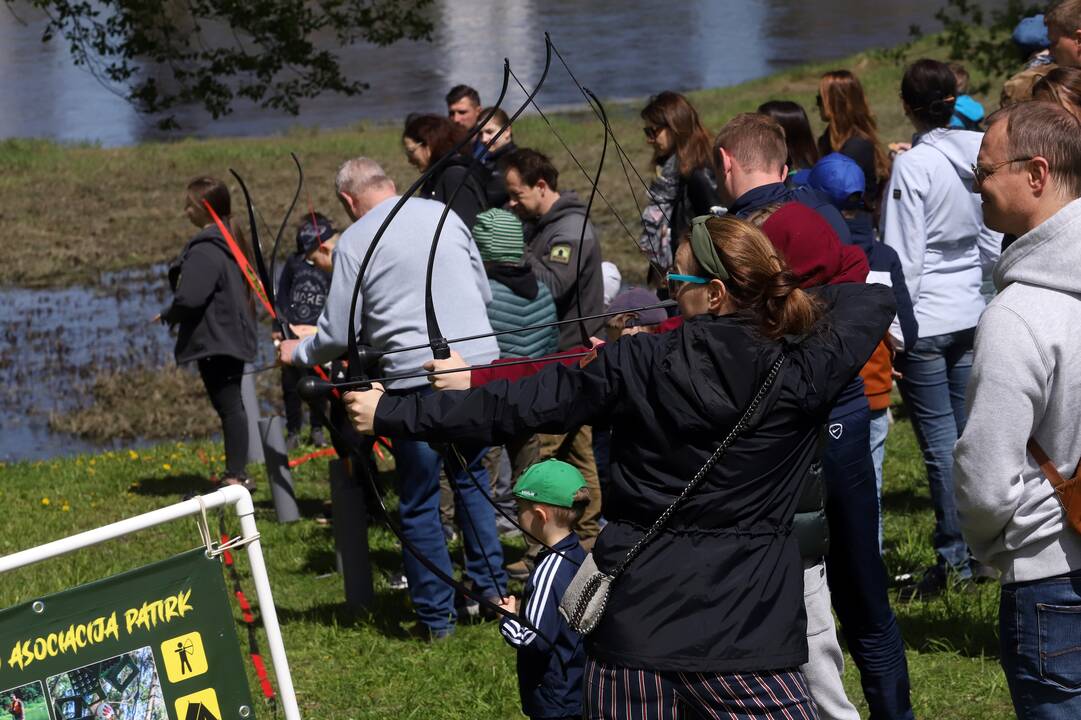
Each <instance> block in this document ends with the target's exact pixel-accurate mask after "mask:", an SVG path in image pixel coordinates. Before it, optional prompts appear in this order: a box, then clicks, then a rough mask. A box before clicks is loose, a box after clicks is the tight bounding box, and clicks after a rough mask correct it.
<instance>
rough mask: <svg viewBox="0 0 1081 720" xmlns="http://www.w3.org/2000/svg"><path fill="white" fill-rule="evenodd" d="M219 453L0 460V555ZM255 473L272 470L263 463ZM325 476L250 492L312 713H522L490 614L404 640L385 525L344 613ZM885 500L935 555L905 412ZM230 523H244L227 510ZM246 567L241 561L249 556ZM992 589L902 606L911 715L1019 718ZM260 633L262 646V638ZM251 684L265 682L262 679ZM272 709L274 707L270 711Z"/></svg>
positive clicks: (69, 527) (183, 535) (317, 466)
mask: <svg viewBox="0 0 1081 720" xmlns="http://www.w3.org/2000/svg"><path fill="white" fill-rule="evenodd" d="M221 464H222V458H221V448H220V446H215V445H211V444H205V443H195V444H190V443H169V444H164V445H159V446H156V447H154V448H152V449H149V450H143V451H139V452H136V453H131V452H128V451H121V452H111V453H105V454H102V455H97V456H84V457H80V458H75V459H68V460H55V461H51V462H36V463H20V464H15V465H8V466H6V467H5V466H0V482H2V483H3V488H4V498H5V507H6V508H7V511H6V512H5V519H6V522H5V525H6V533H5V534H4V535H3V538H2V539H0V553H8V552H12V551H14V550H19V549H23V548H27V547H31V546H33V545H36V544H39V543H42V542H46V541H49V540H54V539H56V538H59V537H63V536H65V535H70V534H72V533H74V532H78V531H81V530H86V529H89V528H93V527H97V526H99V525H103V524H106V523H109V522H112V521H115V520H119V519H121V518H124V517H129V516H132V515H135V514H138V513H141V512H145V511H147V510H151V509H153V508H157V507H161V506H164V505H167V504H169V503H172V502H175V501H177V500H178V499H179V498H180V496H181V494H183V493H186V492H191V491H207V490H209V488H210V485H209V481H208V479H207V477H208V474H209V473H210V472H211V471H214V470H218V471H220V469H221ZM253 470H254V468H253ZM257 476H258V477H260V478H262V473H261V472H258V473H257ZM325 477H326V461H324V460H318V461H313V462H311V463H308V464H306V465H304V466H302V467H301V468H299V469H298V470H297V471H296V480H297V491H298V495H299V498H300V504H301V508H302V512H303V513H304V514H305V518H304V519H302V520H301V521H299V522H296V523H293V524H290V525H279V524H277V523H276V522H275V521H274V513H273V508H272V507H271V505H270V502H269V498H268V493H267V491H266V489H265V486H264V487H263V488H261V489H260V490H259V491H257V494H256V498H257V501H258V502H257V521H258V523H259V527H260V530H261V532H262V537H263V543H264V552H265V554H266V558H267V563H268V566H269V571H270V576H271V580H272V582H273V584H274V595H275V600H276V603H277V607H278V614H279V618H280V619H281V621H282V624H283V629H284V633H285V643H286V648H287V650H288V654H289V660H290V664H291V667H292V670H293V677H294V681H295V684H296V687H297V691H298V698H299V701H300V705H301V709H302V712H303V715H304V716H305V717H323V718H334V719H335V720H338V719H343V720H344V719H346V718H394V719H395V720H401V719H404V718H423V719H425V720H427V719H429V718H462V719H463V720H464V719H467V718H468V719H474V718H481V717H483V718H517V717H520V715H519V713H518V704H517V702H518V700H517V691H516V685H515V677H514V654H513V652H512V651H511V650H510V649H509V648H507V647H506V646H505V645H504V643H503V642H502V640H501V639H500V636H499V633H498V631H497V629H496V626H495V625H494V624H491V623H489V624H482V625H467V626H462V627H460V628H459V629H458V632H457V633H456V634H455V636H454V637H453V638H451V639H449V640H447V641H445V642H441V643H437V644H433V645H428V644H422V643H420V642H418V641H415V640H410V639H407V638H406V637H405V634H404V627H405V626H407V625H408V624H409V622H410V621H411V616H410V610H409V602H408V598H407V595H406V594H405V593H404V592H396V591H392V590H390V589H389V588H388V586H387V583H386V579H385V578H386V575H387V573H389V572H391V571H393V570H394V569H395V568H397V567H398V564H399V557H400V551H399V549H398V548H397V546H396V544H395V542H394V540H393V538H392V536H391V535H390V534H389V533H388V532H387V531H386V530H385V529H383V528H381V527H380V528H373V529H372V530H371V531H370V535H369V538H370V542H371V548H372V558H373V562H374V565H375V568H376V607H375V610H374V612H372V614H371V615H356V614H353V613H351V612H350V611H349V610H348V609H346V607H345V605H344V594H343V590H342V585H341V580H340V578H339V577H338V576H336V575H333V574H331V573H332V572H333V569H334V547H333V538H332V533H331V531H330V530H329V529H327V528H325V527H322V526H320V525H317V524H316V523H315V522H314V521H313V520H312V519H311V518H312V517H313V516H314V515H315V514H316V513H317V512H318V511H319V510H320V506H321V502H322V501H323V500H324V499H325V498H326V497H327V496H328V492H329V491H328V488H327V483H326V481H325ZM884 503H885V506H886V544H887V548H888V552H887V564H888V566H889V569H890V572H891V574H892V573H894V572H901V571H909V570H912V569H915V568H920V567H923V566H924V565H925V564H927V563H929V562H931V560H932V558H933V551H932V549H931V546H930V536H931V527H932V523H933V518H932V514H931V510H930V499H929V496H928V492H927V485H926V481H925V479H924V471H923V463H922V460H921V459H920V455H919V451H918V448H917V447H916V443H915V439H914V437H913V435H912V431H911V428H910V426H909V425H908V423H907V421H905V420H903V419H901V420H899V421H898V423H897V424H896V425H895V426H894V428H893V430H892V432H891V434H890V437H889V440H888V443H887V454H886V490H885V498H884ZM230 523H232V524H235V523H233V521H232V519H231V518H230ZM197 543H198V534H197V531H196V527H195V525H194V523H193V522H190V521H187V522H177V523H173V524H171V525H168V526H164V527H159V528H156V529H153V530H149V531H147V532H144V533H142V534H140V535H138V536H135V537H132V538H130V539H125V540H119V541H116V542H113V543H110V544H108V545H106V546H103V547H100V548H97V549H94V550H89V551H82V552H79V553H76V554H74V555H71V556H67V557H65V558H63V559H59V560H53V561H50V562H49V563H47V564H45V565H40V566H37V567H34V568H29V569H24V570H21V571H18V572H15V573H11V574H10V575H8V576H7V577H5V578H4V582H3V583H0V606H4V607H6V606H8V605H11V604H15V603H18V602H25V601H27V600H30V599H32V598H33V597H35V596H36V595H39V594H42V593H45V592H50V591H55V590H58V589H61V588H66V587H70V586H73V585H76V584H79V583H85V582H88V581H90V580H94V579H97V578H100V577H103V576H105V575H108V574H111V573H115V572H118V571H121V570H124V569H128V568H131V567H135V566H138V565H140V564H142V563H146V562H149V561H152V560H155V559H160V558H164V557H167V556H168V555H170V554H171V553H175V552H179V551H181V550H185V549H188V548H191V547H194V546H196V544H197ZM520 552H521V548H520V546H519V545H517V544H511V545H508V547H507V555H508V559H513V558H516V557H517V556H518V553H520ZM241 557H242V556H241ZM239 565H240V567H241V571H242V572H244V571H245V570H246V567H245V562H244V561H243V559H241V561H240V563H239ZM244 582H245V585H246V587H247V589H248V593H249V595H252V594H253V588H252V585H251V580H250V577H247V576H246V575H245V579H244ZM997 599H998V589H997V587H996V586H995V585H993V584H992V585H986V586H982V587H981V588H980V590H979V592H977V593H975V594H957V595H947V596H945V597H943V598H940V599H937V600H934V601H930V602H911V603H899V602H895V604H894V607H895V610H896V611H897V614H898V618H899V620H900V623H901V628H902V632H903V633H904V638H905V643H906V646H907V648H908V662H909V670H910V673H911V678H912V696H913V701H914V703H915V706H916V715H917V717H935V716H937V717H944V718H950V719H951V720H952V719H954V718H960V719H966V718H971V719H973V720H993V719H995V718H1008V717H1012V712H1011V709H1010V702H1009V696H1008V693H1007V690H1006V685H1005V681H1004V678H1003V675H1002V672H1001V670H1000V669H999V666H998V662H997V658H996V654H997V649H996V648H997V641H996V637H995V618H996V614H997ZM241 632H243V631H241ZM241 637H243V635H241ZM262 642H263V648H264V652H265V648H266V644H265V638H263V640H262ZM845 681H846V686H847V688H848V691H849V695H850V697H852V698H853V700H856V701H859V702H860V703H861V711H862V712H863V713H866V707H864V706H862V696H861V693H860V689H859V681H858V675H857V672H856V670H855V667H854V666H853V665H852V663H851V662H849V663H848V665H847V668H846V676H845ZM252 687H253V688H257V686H256V685H255V684H254V682H253V684H252ZM262 714H263V715H264V716H270V713H269V712H268V711H266V710H264V711H263V713H262Z"/></svg>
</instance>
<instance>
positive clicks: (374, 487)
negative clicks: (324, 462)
mask: <svg viewBox="0 0 1081 720" xmlns="http://www.w3.org/2000/svg"><path fill="white" fill-rule="evenodd" d="M318 417H319V419H320V420H321V421H322V422H323V424H324V426H325V427H326V428H327V430H328V431H329V432H330V436H331V439H332V440H333V441H334V445H335V447H341V448H343V449H346V450H348V451H349V454H350V455H353V456H354V457H355V458H357V459H360V458H365V457H366V454H365V452H364V451H363V449H362V448H361V447H360V446H359V443H357V442H356V437H355V435H356V434H355V433H344V432H342V431H341V430H340V429H339V428H337V427H336V426H335V425H334V424H333V423H331V422H329V421H328V419H327V418H326V416H325V415H324V414H323V413H322V411H321V410H320V411H319V415H318ZM354 462H357V464H358V466H359V467H360V469H361V474H363V475H364V479H365V480H366V481H367V483H368V487H369V488H370V489H371V494H372V495H373V496H374V497H375V499H376V502H378V503H379V509H380V511H382V514H383V520H384V522H385V524H386V526H387V528H388V529H390V532H391V534H393V535H394V537H396V538H397V539H398V542H400V543H401V545H402V550H403V551H405V552H408V553H409V554H411V555H412V556H413V557H415V558H416V559H417V562H419V563H420V564H421V565H423V566H424V567H425V568H427V570H428V571H429V572H430V573H432V574H433V575H435V576H436V577H437V578H439V579H440V580H441V581H442V582H444V583H446V584H447V585H449V586H450V587H452V588H454V589H455V590H457V591H458V592H460V593H461V594H462V595H463V596H465V597H467V598H470V599H471V600H474V601H476V602H477V603H478V604H479V605H480V606H481V607H484V608H486V609H487V610H489V611H491V612H493V613H495V614H496V615H500V616H502V617H505V618H508V619H510V620H514V621H515V622H517V623H518V624H519V625H521V626H522V627H524V628H526V629H527V630H531V631H532V632H534V633H536V635H537V637H539V638H540V639H542V640H544V641H545V642H547V643H548V644H549V645H554V644H555V643H554V642H553V640H552V638H550V637H549V636H548V635H547V634H545V633H544V632H543V631H542V630H541V629H540V628H538V627H537V626H536V625H535V624H533V623H532V622H530V620H529V618H527V617H525V615H524V614H523V615H521V616H519V615H515V614H514V613H512V612H509V611H507V610H504V609H503V608H502V607H500V606H499V605H496V604H495V603H493V602H492V601H491V600H489V599H488V598H486V597H484V596H483V595H481V594H480V593H479V592H477V591H476V590H475V589H473V588H472V587H470V586H469V585H466V584H464V583H461V582H459V581H457V580H455V579H454V578H453V577H452V576H451V575H449V574H447V573H446V572H444V571H443V570H442V569H441V568H440V567H439V566H438V565H436V564H435V563H434V562H432V561H431V560H430V559H429V558H428V556H426V555H425V554H424V553H422V552H421V551H420V548H418V547H417V546H416V545H415V544H414V543H413V541H412V540H410V539H409V537H408V536H407V535H406V534H405V533H404V532H403V531H402V529H401V528H400V527H398V525H397V523H396V522H395V521H394V516H393V515H392V514H391V513H390V511H389V510H388V509H387V506H386V503H385V502H384V501H383V495H382V492H381V490H380V488H379V483H378V482H376V479H375V475H374V474H373V473H372V471H371V467H370V466H369V465H368V464H367V463H366V462H362V461H359V460H355V461H354ZM556 659H557V660H558V661H559V664H560V667H561V669H562V670H563V672H564V673H565V672H566V671H567V668H566V665H565V663H564V662H563V660H562V659H560V658H559V656H558V655H556Z"/></svg>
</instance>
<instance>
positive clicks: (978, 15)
mask: <svg viewBox="0 0 1081 720" xmlns="http://www.w3.org/2000/svg"><path fill="white" fill-rule="evenodd" d="M1045 5H1046V3H1038V4H1035V3H1031V2H1025V0H1007V1H1006V3H1005V5H1004V6H1003V7H1001V8H995V9H992V10H990V11H987V10H986V9H985V8H984V7H983V3H981V2H979V1H978V0H947V1H946V5H945V6H944V7H942V8H941V9H939V10H938V12H936V13H935V19H936V20H938V21H939V22H941V23H942V26H943V32H942V34H941V35H939V36H938V37H937V40H936V42H937V43H938V44H939V45H940V46H941V47H945V48H948V51H949V58H950V59H951V60H956V61H963V62H964V63H965V64H966V65H968V66H970V69H971V68H975V69H976V70H977V71H979V72H980V73H981V74H983V75H985V76H986V79H984V80H983V81H982V82H978V83H975V84H974V85H973V87H972V88H970V89H971V90H972V91H974V92H978V93H986V92H988V90H989V89H990V88H991V85H992V82H991V80H990V78H997V77H1001V76H1004V75H1010V74H1012V73H1013V72H1014V71H1016V70H1017V69H1018V64H1019V63H1020V62H1021V61H1022V60H1023V58H1021V57H1020V56H1019V55H1018V51H1017V48H1016V46H1015V45H1014V44H1013V41H1012V40H1011V39H1010V35H1011V33H1012V32H1013V29H1014V27H1016V26H1017V23H1018V22H1020V21H1021V19H1022V18H1026V17H1030V16H1032V15H1036V14H1038V13H1042V12H1043V11H1044V9H1045ZM910 34H911V35H912V36H913V37H919V36H920V34H921V33H920V28H919V27H918V26H913V27H912V28H911V29H910ZM902 57H903V56H902Z"/></svg>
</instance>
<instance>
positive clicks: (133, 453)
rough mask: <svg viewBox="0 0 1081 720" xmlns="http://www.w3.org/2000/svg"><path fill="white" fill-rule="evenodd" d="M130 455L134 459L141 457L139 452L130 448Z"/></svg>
mask: <svg viewBox="0 0 1081 720" xmlns="http://www.w3.org/2000/svg"><path fill="white" fill-rule="evenodd" d="M128 457H129V458H131V459H132V460H138V459H139V453H137V452H135V451H134V450H128Z"/></svg>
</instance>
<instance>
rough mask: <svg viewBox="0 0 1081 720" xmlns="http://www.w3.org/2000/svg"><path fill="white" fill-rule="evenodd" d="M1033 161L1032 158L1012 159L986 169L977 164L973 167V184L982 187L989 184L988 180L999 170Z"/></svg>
mask: <svg viewBox="0 0 1081 720" xmlns="http://www.w3.org/2000/svg"><path fill="white" fill-rule="evenodd" d="M1031 159H1032V157H1019V158H1011V159H1009V160H1003V161H1002V162H1000V163H995V164H994V165H991V166H989V167H984V166H983V165H980V164H979V163H976V164H975V165H973V166H972V183H973V185H975V186H976V187H979V186H980V185H983V184H984V183H985V182H987V178H989V177H991V176H992V175H994V174H995V173H996V172H998V170H999V168H1003V167H1006V166H1007V165H1009V164H1010V163H1015V162H1028V161H1029V160H1031Z"/></svg>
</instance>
